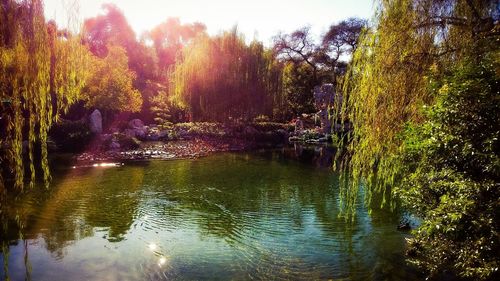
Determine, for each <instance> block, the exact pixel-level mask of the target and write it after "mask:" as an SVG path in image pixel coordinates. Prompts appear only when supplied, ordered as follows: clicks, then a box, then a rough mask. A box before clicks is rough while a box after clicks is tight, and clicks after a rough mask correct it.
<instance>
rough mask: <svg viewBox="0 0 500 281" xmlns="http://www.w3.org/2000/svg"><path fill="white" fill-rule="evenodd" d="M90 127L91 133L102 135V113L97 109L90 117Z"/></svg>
mask: <svg viewBox="0 0 500 281" xmlns="http://www.w3.org/2000/svg"><path fill="white" fill-rule="evenodd" d="M89 127H90V131H91V132H92V133H94V134H100V133H102V115H101V112H100V111H99V110H98V109H96V110H94V112H92V114H90V117H89Z"/></svg>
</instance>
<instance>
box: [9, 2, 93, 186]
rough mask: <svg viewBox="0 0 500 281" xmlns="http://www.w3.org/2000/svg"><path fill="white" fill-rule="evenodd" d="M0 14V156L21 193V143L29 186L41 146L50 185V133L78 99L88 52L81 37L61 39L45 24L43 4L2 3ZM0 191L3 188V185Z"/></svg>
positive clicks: (44, 175)
mask: <svg viewBox="0 0 500 281" xmlns="http://www.w3.org/2000/svg"><path fill="white" fill-rule="evenodd" d="M0 13H1V15H0V26H2V29H1V34H0V39H1V40H0V100H1V102H2V104H1V107H0V114H1V118H2V119H1V120H2V124H1V129H2V134H3V135H2V138H1V139H0V147H1V149H2V152H1V156H0V157H1V162H2V167H3V168H7V167H8V170H9V171H7V172H8V173H10V174H12V175H13V176H14V178H15V186H17V187H18V188H22V187H23V183H24V174H25V162H24V161H23V141H27V152H28V155H29V161H28V162H27V163H28V165H29V171H30V173H29V177H30V182H31V184H33V182H34V180H35V165H34V162H35V146H36V144H37V143H39V144H40V147H41V149H40V150H41V166H42V168H43V178H44V180H45V181H46V182H47V181H48V180H49V177H50V175H49V171H48V163H47V145H46V142H47V132H48V130H49V128H50V126H51V125H52V123H53V122H54V121H56V120H57V119H58V116H59V113H60V112H63V111H65V110H67V109H68V107H69V105H70V104H72V103H73V102H74V101H76V100H77V99H78V97H79V94H80V90H81V88H82V87H83V85H84V81H85V78H86V69H87V65H86V61H87V60H86V57H87V51H86V49H85V48H84V47H82V46H81V44H80V42H79V38H77V37H70V36H66V37H61V36H60V34H58V32H57V29H56V28H55V26H54V25H53V24H47V23H46V22H45V18H44V16H43V3H42V1H39V0H31V1H22V2H19V1H3V2H2V7H1V10H0ZM0 188H1V189H2V190H4V188H5V187H4V181H3V180H0Z"/></svg>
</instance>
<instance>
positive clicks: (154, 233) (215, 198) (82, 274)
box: [0, 152, 414, 280]
mask: <svg viewBox="0 0 500 281" xmlns="http://www.w3.org/2000/svg"><path fill="white" fill-rule="evenodd" d="M54 173H55V175H54V182H53V185H52V186H51V189H50V190H35V191H33V192H31V193H30V194H29V195H27V196H25V197H23V198H21V199H19V200H17V201H15V202H12V201H11V203H9V204H10V205H9V206H4V207H6V208H5V209H6V210H8V213H9V214H10V216H12V217H13V216H15V215H14V214H17V215H18V216H19V217H20V218H21V220H22V221H23V222H24V225H25V226H24V229H23V230H22V233H23V235H24V236H23V238H24V239H21V237H19V236H18V231H12V229H14V228H13V227H11V228H10V230H11V231H10V232H7V233H6V232H4V233H2V235H3V237H2V239H1V240H3V241H4V242H5V241H8V242H9V244H10V246H9V247H8V248H9V250H8V251H4V253H0V260H1V261H2V262H3V263H4V264H5V268H3V269H0V276H2V277H5V276H6V275H8V276H9V277H10V279H11V280H25V279H26V278H27V277H28V278H31V279H32V280H172V279H173V280H200V279H203V280H206V279H209V280H251V279H257V280H276V279H278V280H282V279H285V280H318V279H334V280H338V279H345V280H411V279H413V278H414V276H413V275H412V270H410V269H409V268H408V267H407V266H405V262H404V258H403V252H404V243H405V240H404V238H405V235H407V234H405V233H402V232H399V231H397V230H396V226H397V223H398V220H399V217H398V216H399V215H398V214H397V213H396V214H395V213H389V212H381V211H379V212H373V213H372V214H371V215H369V214H368V211H367V209H366V208H364V207H363V206H361V205H360V206H359V207H358V209H357V220H356V221H355V222H354V223H353V224H347V223H345V222H344V220H343V219H339V218H338V212H339V208H338V206H339V198H338V178H337V176H336V175H335V174H334V173H332V172H331V170H330V169H327V168H326V169H325V168H318V167H315V165H311V164H310V163H302V162H299V161H296V160H291V159H287V158H285V157H283V155H282V154H281V153H279V152H274V153H240V154H217V155H213V156H210V157H206V158H201V159H195V160H176V161H150V162H143V163H128V164H125V165H123V166H120V167H87V168H85V167H76V168H71V167H68V168H67V169H60V170H57V171H55V172H54ZM7 252H8V255H7Z"/></svg>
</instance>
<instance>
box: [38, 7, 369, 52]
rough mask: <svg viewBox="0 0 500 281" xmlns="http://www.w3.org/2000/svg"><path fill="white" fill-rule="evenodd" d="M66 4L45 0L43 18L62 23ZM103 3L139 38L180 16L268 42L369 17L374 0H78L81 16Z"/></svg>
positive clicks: (95, 11) (214, 31) (96, 10)
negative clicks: (116, 9) (280, 34)
mask: <svg viewBox="0 0 500 281" xmlns="http://www.w3.org/2000/svg"><path fill="white" fill-rule="evenodd" d="M68 1H69V2H72V1H75V0H45V15H46V17H47V18H49V19H54V18H55V19H56V21H57V22H58V24H60V25H64V24H63V23H64V22H66V18H65V12H64V11H65V9H64V8H63V7H64V5H65V3H67V2H68ZM103 3H114V4H116V5H117V6H118V7H119V8H120V9H121V10H122V11H123V13H124V14H125V17H126V18H127V19H128V22H129V24H130V25H131V26H132V28H133V29H134V31H135V32H136V34H137V35H138V36H139V35H140V34H142V33H143V32H144V31H146V30H150V29H151V28H153V27H154V26H156V25H158V24H159V23H161V22H163V21H165V20H166V19H167V18H168V17H178V18H180V20H181V22H182V23H190V22H195V21H198V22H202V23H204V24H205V25H206V26H207V29H208V32H209V34H217V33H219V32H220V31H221V30H227V29H230V28H231V27H233V26H234V25H238V30H239V31H240V32H242V33H243V34H244V35H245V38H246V39H247V40H251V39H253V38H254V37H256V38H257V39H258V40H260V41H263V42H264V43H266V44H269V43H270V40H271V38H272V37H273V36H274V35H276V34H277V33H278V32H279V31H282V32H291V31H293V30H296V29H297V28H300V27H302V26H306V25H309V26H311V28H312V31H313V33H314V34H315V35H316V36H320V35H321V34H323V33H324V32H326V30H327V29H328V27H329V26H330V25H331V24H333V23H337V22H339V21H341V20H343V19H347V18H349V17H360V18H366V19H370V18H371V17H372V14H373V0H247V1H239V0H80V1H79V6H80V7H79V10H80V17H82V18H89V17H93V16H95V15H97V14H100V13H102V9H101V6H102V4H103Z"/></svg>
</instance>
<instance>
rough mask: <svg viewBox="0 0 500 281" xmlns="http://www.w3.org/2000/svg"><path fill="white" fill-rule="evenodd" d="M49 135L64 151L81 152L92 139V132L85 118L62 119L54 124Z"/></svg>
mask: <svg viewBox="0 0 500 281" xmlns="http://www.w3.org/2000/svg"><path fill="white" fill-rule="evenodd" d="M49 136H50V137H51V139H52V140H53V141H54V142H55V143H56V146H57V148H58V149H60V150H61V151H64V152H80V151H82V150H84V149H85V148H86V146H87V145H88V144H89V143H90V141H91V140H92V137H93V136H92V133H91V132H90V128H89V126H88V124H87V122H85V120H78V121H70V120H62V121H60V122H59V123H57V124H55V125H54V126H52V128H51V129H50V132H49Z"/></svg>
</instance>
